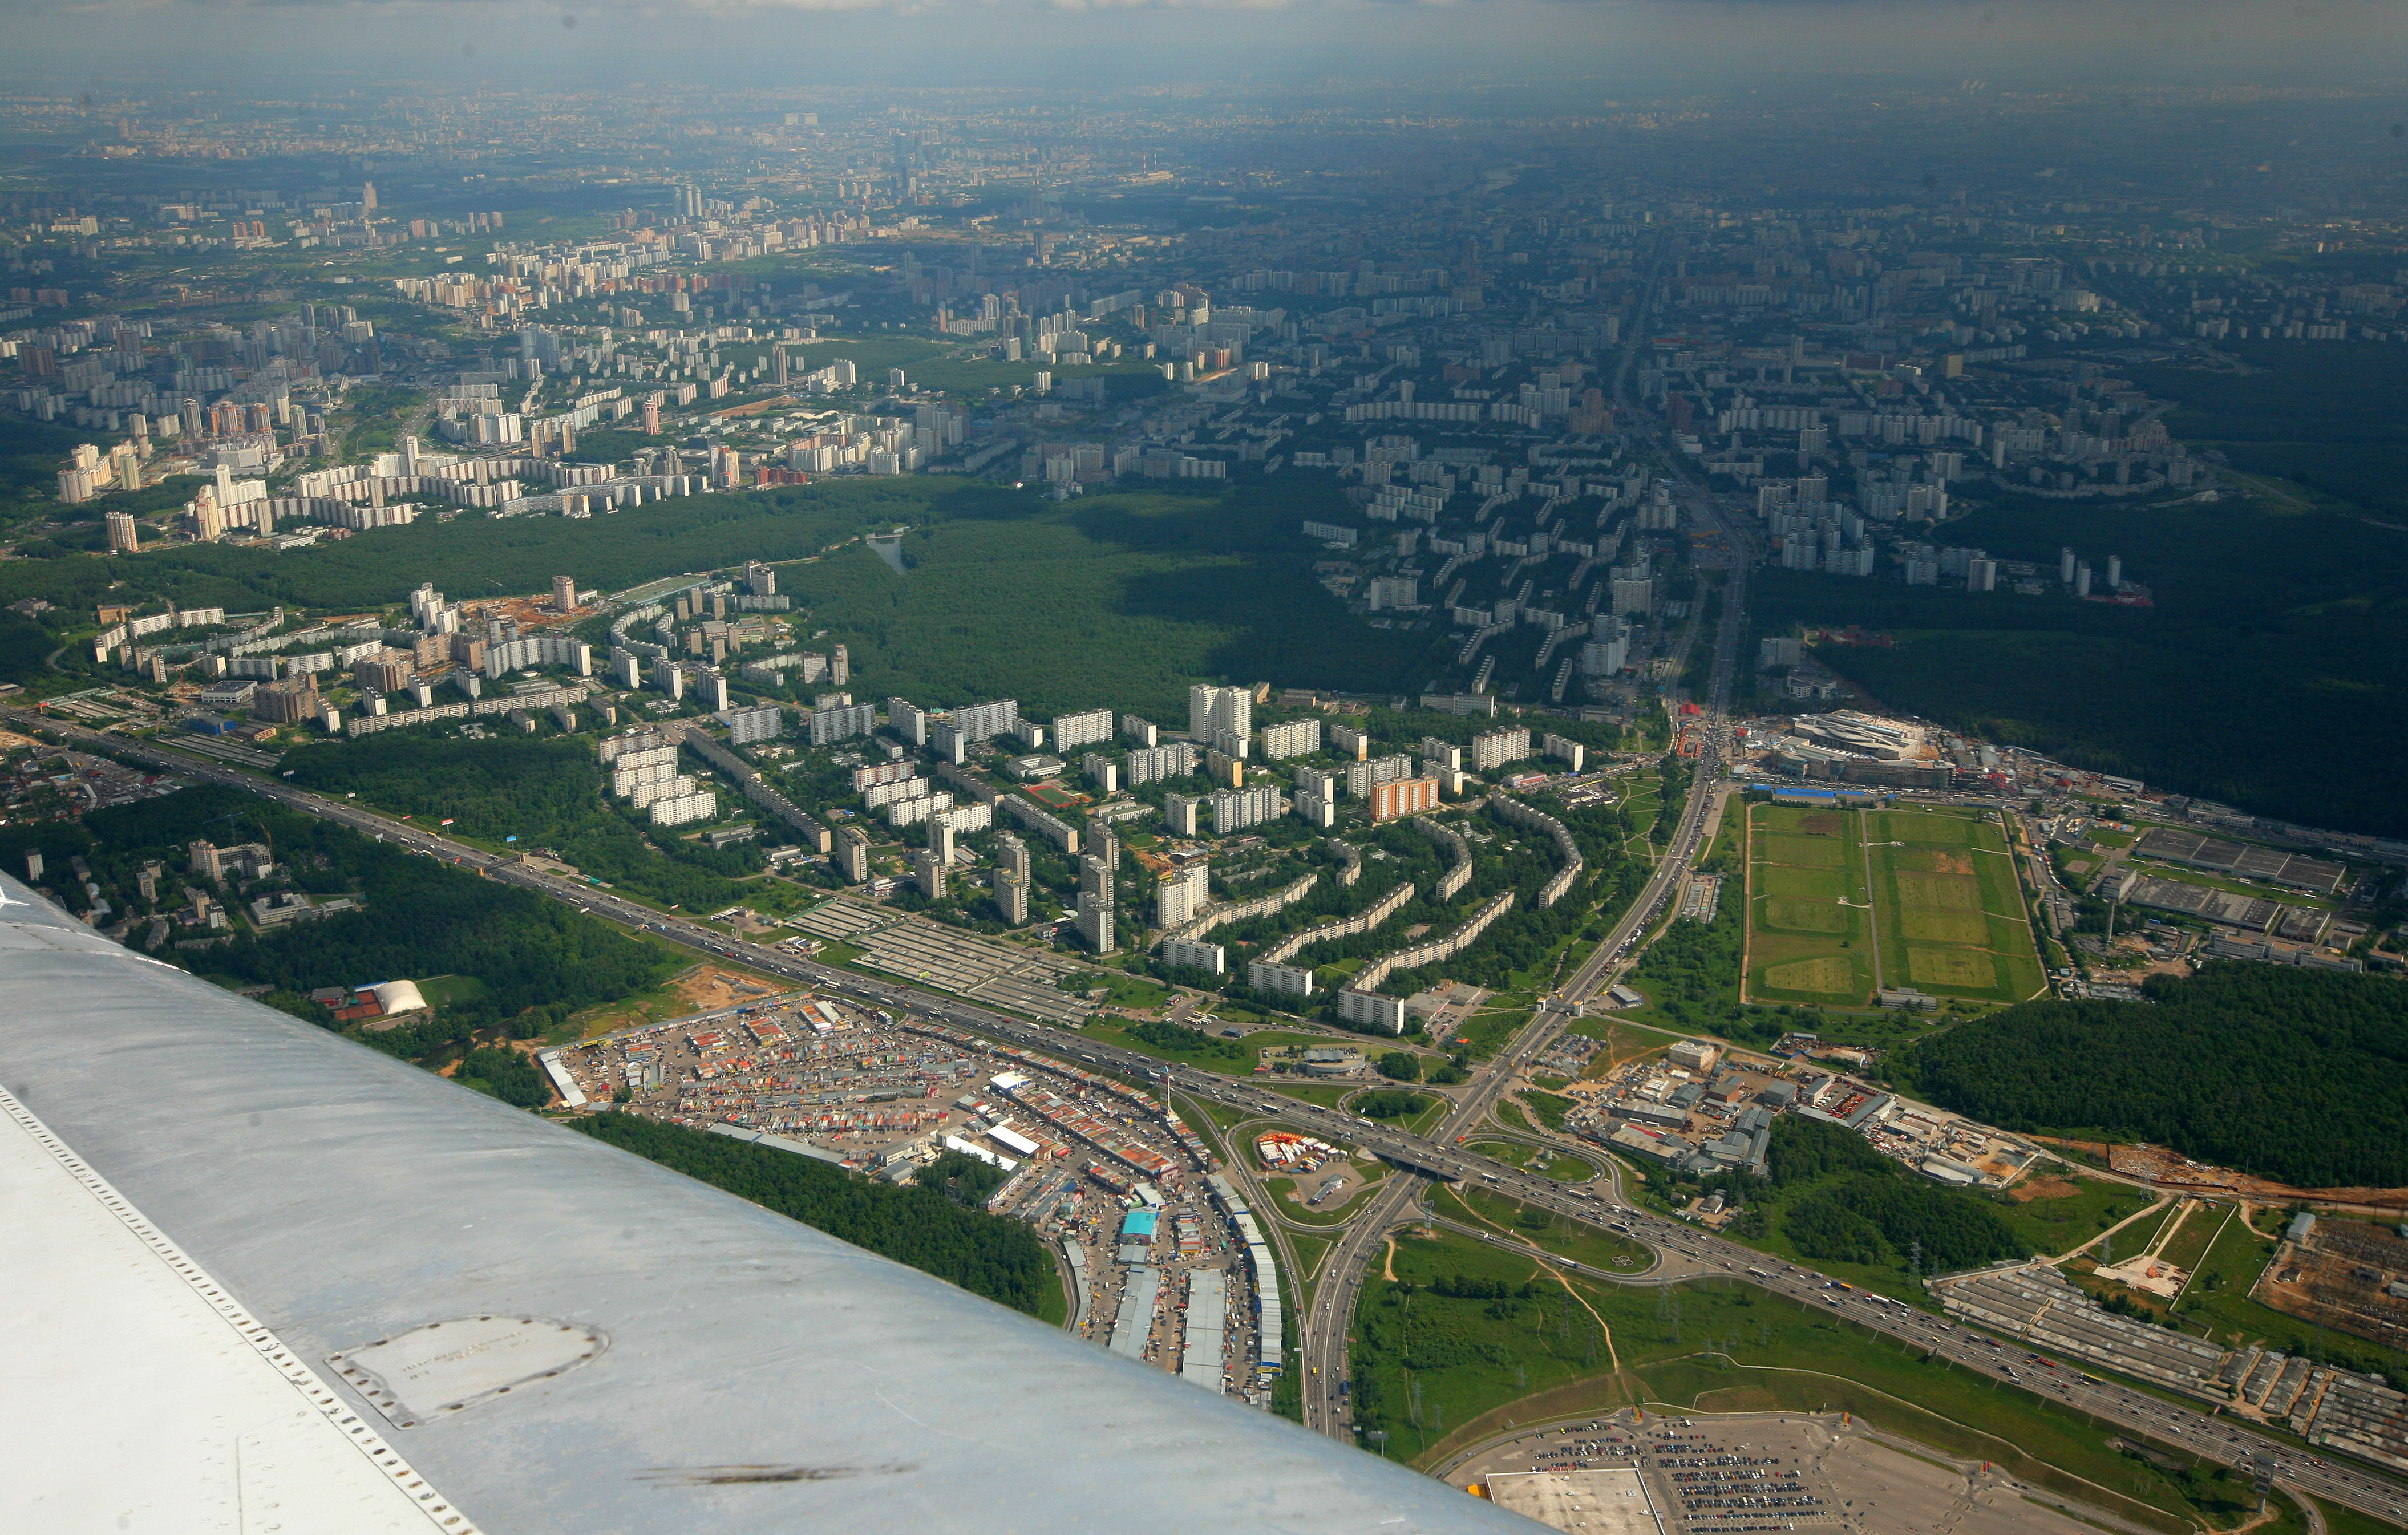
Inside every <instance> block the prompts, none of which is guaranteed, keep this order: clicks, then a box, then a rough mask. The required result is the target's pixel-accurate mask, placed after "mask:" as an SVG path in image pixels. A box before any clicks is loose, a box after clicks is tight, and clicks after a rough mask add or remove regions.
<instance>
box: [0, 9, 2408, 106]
mask: <svg viewBox="0 0 2408 1535" xmlns="http://www.w3.org/2000/svg"><path fill="white" fill-rule="evenodd" d="M2404 17H2408V7H2402V6H2401V5H2398V4H2393V3H2381V4H2376V3H2368V0H2315V3H2312V4H2311V3H2296V4H2294V3H2286V0H2252V3H2227V0H2206V3H2184V4H2171V3H2161V0H2082V3H2073V0H2027V3H2020V4H2018V3H2014V0H1552V3H1549V0H1454V3H1447V4H1431V3H1424V0H1171V3H1164V0H1142V3H1129V0H602V3H599V4H589V3H586V0H569V3H566V4H562V3H555V0H251V3H237V0H0V28H5V35H6V36H7V38H8V42H9V48H8V50H7V54H8V55H9V57H8V59H7V61H5V62H0V74H5V75H6V76H7V77H8V78H10V79H11V80H12V82H13V83H20V84H22V83H25V82H29V81H43V80H47V81H50V82H51V83H53V84H57V85H70V84H71V85H75V86H77V87H79V88H81V87H87V86H90V85H93V84H104V85H105V84H108V83H118V84H122V85H124V86H127V87H133V86H135V85H136V84H138V83H143V82H145V81H149V80H157V79H162V78H165V79H192V80H193V83H205V82H206V80H207V79H214V80H216V81H218V82H220V83H222V84H224V85H225V86H226V87H227V88H229V89H231V90H234V91H236V92H243V91H251V90H258V91H262V92H268V93H280V92H281V91H296V92H297V91H304V90H307V89H308V84H307V83H305V79H306V77H307V76H308V74H309V73H310V72H311V66H312V65H313V64H315V65H320V66H324V67H331V68H335V69H340V70H343V71H345V72H347V73H349V72H352V71H359V72H364V73H366V75H368V76H370V77H376V78H382V79H389V80H390V79H435V80H440V79H451V78H457V79H462V80H464V81H465V80H467V79H477V78H483V79H496V80H501V79H507V80H515V81H518V82H521V83H526V84H539V83H543V82H546V81H552V82H555V83H560V84H564V85H572V86H581V85H588V84H591V83H594V82H595V81H607V80H610V79H668V78H677V79H696V78H709V77H710V76H713V75H719V76H724V78H728V79H741V80H744V81H746V82H748V83H772V82H781V81H792V82H795V83H797V84H804V83H830V84H833V83H859V84H884V83H893V84H951V83H964V82H978V81H984V82H989V83H996V84H1013V85H1023V86H1030V85H1051V86H1053V87H1055V88H1057V89H1059V90H1060V91H1061V92H1063V93H1065V95H1066V96H1074V95H1077V94H1079V93H1082V92H1083V91H1086V90H1089V89H1092V88H1093V87H1094V86H1097V85H1103V86H1114V85H1123V84H1140V83H1148V82H1157V81H1179V80H1195V79H1234V78H1238V77H1240V76H1248V77H1252V78H1254V79H1261V80H1266V81H1303V80H1311V79H1316V78H1326V77H1335V78H1340V79H1350V80H1356V81H1360V80H1364V79H1374V78H1378V79H1400V80H1411V79H1427V78H1433V77H1441V76H1460V75H1462V74H1465V73H1468V72H1482V71H1485V72H1491V73H1494V74H1497V75H1498V76H1500V77H1502V78H1504V79H1509V80H1510V79H1532V78H1538V77H1546V78H1556V79H1560V78H1563V77H1567V76H1571V77H1590V78H1594V79H1596V80H1597V81H1598V85H1599V88H1605V87H1608V86H1612V87H1615V88H1620V89H1625V90H1628V91H1631V92H1637V93H1650V94H1653V93H1659V92H1662V91H1665V90H1668V89H1671V90H1678V89H1696V88H1712V87H1714V86H1717V85H1728V84H1730V83H1732V82H1734V81H1741V80H1747V79H1760V78H1763V77H1767V76H1771V75H1774V74H1776V73H1777V72H1780V71H1788V72H1790V73H1792V74H1793V75H1794V74H1798V73H1807V74H1827V73H1830V72H1833V71H1838V72H1842V73H1848V72H1855V71H1877V72H1882V73H1891V74H1897V75H1899V76H1902V77H1905V78H1907V79H1914V80H1918V81H1927V82H1930V83H1942V82H1944V81H1949V80H1955V79H1968V78H1975V79H2006V78H2010V77H2012V78H2014V79H2018V80H2021V81H2024V82H2027V83H2028V82H2030V81H2034V80H2041V81H2045V80H2049V79H2060V78H2061V79H2066V80H2068V81H2079V82H2090V81H2096V80H2098V79H2101V78H2104V77H2121V78H2128V79H2133V80H2135V81H2142V82H2165V83H2173V82H2183V83H2190V82H2197V81H2200V80H2206V79H2216V80H2249V81H2255V82H2260V83H2267V84H2299V83H2307V82H2313V81H2316V80H2321V79H2349V80H2352V81H2365V80H2367V79H2370V78H2371V74H2372V72H2382V73H2389V74H2393V75H2397V74H2399V73H2401V62H2400V61H2401V59H2403V58H2404V57H2408V52H2403V50H2402V44H2403V43H2408V20H2404V19H2403V18H2404ZM470 50H474V51H473V53H472V52H471V51H470ZM196 75H197V76H202V77H205V79H193V77H194V76H196ZM1400 105H1402V106H1405V107H1408V108H1409V107H1410V103H1401V104H1400Z"/></svg>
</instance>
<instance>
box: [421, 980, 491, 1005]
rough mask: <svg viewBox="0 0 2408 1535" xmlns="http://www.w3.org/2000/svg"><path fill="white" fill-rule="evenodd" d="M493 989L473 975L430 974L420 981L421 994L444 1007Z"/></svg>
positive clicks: (474, 997) (473, 998)
mask: <svg viewBox="0 0 2408 1535" xmlns="http://www.w3.org/2000/svg"><path fill="white" fill-rule="evenodd" d="M492 990H493V988H492V987H490V986H488V985H486V984H485V983H483V982H482V981H480V980H479V979H477V977H475V976H473V975H437V976H430V977H428V978H427V979H426V980H423V981H421V982H420V983H418V991H419V995H420V996H422V997H425V998H426V999H427V1000H428V1001H430V1002H432V1003H434V1004H435V1005H436V1006H437V1007H442V1006H444V1005H446V1004H447V1003H452V1002H468V1001H473V1000H475V999H476V998H478V997H483V996H486V995H488V994H489V993H490V992H491V991H492Z"/></svg>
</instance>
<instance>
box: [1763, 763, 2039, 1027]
mask: <svg viewBox="0 0 2408 1535" xmlns="http://www.w3.org/2000/svg"><path fill="white" fill-rule="evenodd" d="M1747 829H1748V868H1747V872H1748V898H1747V919H1748V935H1747V990H1748V999H1749V1000H1750V1001H1762V1002H1806V1003H1814V1004H1819V1005H1823V1006H1836V1007H1861V1006H1863V1005H1865V1004H1866V1003H1868V1002H1870V1001H1871V999H1872V992H1873V990H1874V988H1875V987H1877V986H1904V987H1912V988H1914V989H1915V990H1917V991H1922V992H1928V993H1929V994H1930V995H1931V996H1934V997H1942V998H1948V999H1954V1000H1961V1001H1966V1002H1987V1003H1995V1004H2003V1003H2010V1002H2019V1001H2022V1000H2024V999H2025V998H2026V997H2032V996H2035V995H2037V994H2038V993H2039V992H2040V991H2041V990H2042V987H2043V983H2044V977H2043V974H2042V969H2041V963H2040V955H2039V953H2038V952H2037V950H2036V949H2035V947H2034V940H2033V937H2032V931H2031V925H2030V923H2029V921H2028V918H2027V917H2026V915H2025V912H2024V907H2023V897H2022V893H2021V891H2020V889H2019V888H2018V887H2017V885H2016V883H2015V875H2014V865H2013V864H2012V862H2011V861H2010V860H2009V857H2008V854H2007V847H2006V841H2005V838H2004V834H2003V833H2001V832H2000V830H1999V828H1998V827H1996V826H1995V825H1990V824H1989V823H1987V822H1986V821H1983V820H1980V819H1978V818H1976V817H1974V816H1971V815H1967V814H1959V813H1957V812H1953V811H1919V810H1916V811H1841V810H1822V809H1817V808H1812V807H1800V806H1789V805H1756V806H1751V807H1749V811H1748V822H1747Z"/></svg>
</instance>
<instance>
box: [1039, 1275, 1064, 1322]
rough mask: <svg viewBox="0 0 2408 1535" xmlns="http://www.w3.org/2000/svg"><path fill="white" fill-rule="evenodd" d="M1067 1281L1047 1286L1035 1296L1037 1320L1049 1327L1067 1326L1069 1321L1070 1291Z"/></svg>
mask: <svg viewBox="0 0 2408 1535" xmlns="http://www.w3.org/2000/svg"><path fill="white" fill-rule="evenodd" d="M1068 1284H1069V1282H1068V1281H1067V1280H1064V1281H1062V1282H1061V1283H1058V1284H1048V1285H1046V1286H1045V1287H1044V1288H1043V1289H1042V1290H1040V1291H1039V1292H1038V1295H1037V1320H1039V1322H1042V1323H1044V1324H1045V1325H1046V1326H1047V1327H1064V1326H1067V1325H1068V1323H1069V1320H1070V1291H1069V1288H1068Z"/></svg>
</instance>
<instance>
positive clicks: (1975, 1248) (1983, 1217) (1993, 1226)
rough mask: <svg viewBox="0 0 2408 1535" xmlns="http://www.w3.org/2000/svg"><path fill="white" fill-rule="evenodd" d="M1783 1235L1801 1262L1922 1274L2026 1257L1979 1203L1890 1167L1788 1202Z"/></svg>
mask: <svg viewBox="0 0 2408 1535" xmlns="http://www.w3.org/2000/svg"><path fill="white" fill-rule="evenodd" d="M1781 1230H1782V1234H1783V1235H1784V1236H1786V1237H1787V1238H1788V1239H1789V1241H1790V1245H1792V1246H1794V1247H1796V1248H1797V1249H1798V1251H1799V1255H1801V1256H1803V1257H1809V1258H1814V1259H1817V1260H1827V1259H1837V1260H1841V1261H1844V1262H1849V1263H1863V1264H1870V1265H1873V1266H1876V1267H1889V1266H1894V1267H1901V1268H1903V1267H1909V1266H1915V1267H1916V1271H1917V1272H1920V1273H1927V1274H1928V1273H1945V1272H1948V1271H1950V1270H1957V1269H1973V1268H1979V1267H1980V1266H1981V1265H1983V1264H1985V1263H1992V1262H1996V1261H1997V1260H1998V1259H2000V1258H2012V1257H2021V1256H2022V1255H2025V1254H2026V1253H2028V1252H2029V1251H2031V1249H2030V1248H2029V1247H2028V1246H2027V1245H2026V1244H2025V1242H2024V1240H2023V1239H2022V1238H2021V1237H2018V1236H2016V1235H2015V1232H2014V1227H2011V1226H2009V1225H2008V1224H2007V1223H2006V1221H2005V1220H2004V1219H2003V1218H2001V1217H2000V1214H1999V1212H1997V1211H1995V1210H1992V1209H1990V1208H1989V1207H1988V1206H1986V1205H1985V1204H1984V1203H1983V1202H1982V1201H1981V1200H1979V1199H1976V1198H1971V1197H1969V1196H1967V1195H1964V1194H1961V1193H1958V1192H1956V1191H1954V1190H1950V1189H1945V1188H1941V1187H1939V1186H1938V1185H1936V1184H1927V1183H1923V1182H1920V1181H1916V1180H1912V1179H1910V1178H1909V1176H1908V1175H1907V1174H1906V1172H1905V1171H1904V1170H1903V1169H1899V1167H1898V1166H1897V1165H1896V1164H1895V1163H1893V1164H1891V1165H1890V1166H1888V1167H1886V1168H1885V1169H1883V1170H1882V1171H1880V1172H1852V1173H1849V1174H1848V1175H1846V1176H1845V1177H1842V1178H1837V1179H1833V1180H1831V1181H1830V1182H1828V1183H1826V1184H1820V1185H1818V1186H1817V1187H1815V1188H1813V1189H1812V1190H1810V1191H1808V1192H1807V1193H1806V1194H1804V1195H1802V1196H1801V1197H1799V1198H1796V1199H1793V1200H1791V1201H1790V1202H1789V1203H1788V1204H1787V1205H1786V1206H1785V1208H1784V1209H1783V1211H1782V1212H1781Z"/></svg>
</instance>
